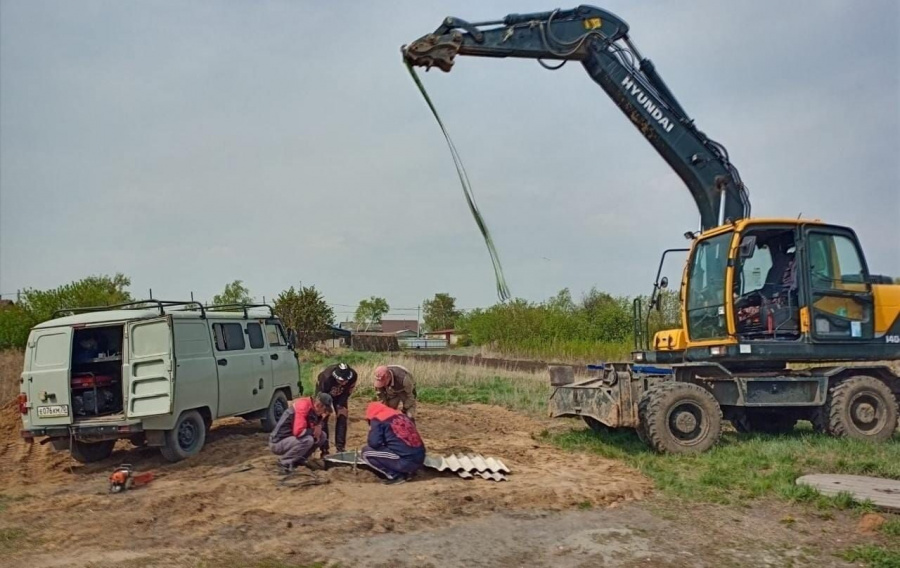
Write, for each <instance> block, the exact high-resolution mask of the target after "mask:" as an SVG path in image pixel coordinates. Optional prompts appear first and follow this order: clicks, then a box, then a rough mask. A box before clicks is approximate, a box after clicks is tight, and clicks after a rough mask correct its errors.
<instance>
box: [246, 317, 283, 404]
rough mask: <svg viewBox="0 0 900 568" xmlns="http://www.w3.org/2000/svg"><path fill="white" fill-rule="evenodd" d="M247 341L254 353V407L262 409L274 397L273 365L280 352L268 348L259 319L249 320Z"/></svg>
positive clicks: (251, 379) (252, 379)
mask: <svg viewBox="0 0 900 568" xmlns="http://www.w3.org/2000/svg"><path fill="white" fill-rule="evenodd" d="M247 343H248V344H249V345H250V351H251V352H252V353H253V362H252V364H251V369H252V371H253V372H252V373H251V376H250V382H251V385H250V387H251V389H250V392H252V393H253V408H254V409H260V408H266V407H268V406H269V401H270V400H271V399H272V392H273V391H274V390H275V389H274V388H273V379H272V366H273V364H274V363H276V362H277V359H278V354H277V353H275V352H274V351H273V352H271V353H270V352H269V349H267V348H266V340H265V337H264V334H263V325H262V322H259V321H248V322H247Z"/></svg>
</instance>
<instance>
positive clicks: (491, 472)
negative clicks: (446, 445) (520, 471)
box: [425, 454, 510, 481]
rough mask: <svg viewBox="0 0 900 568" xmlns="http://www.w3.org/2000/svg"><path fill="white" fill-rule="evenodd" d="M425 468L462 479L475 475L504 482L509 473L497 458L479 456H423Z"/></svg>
mask: <svg viewBox="0 0 900 568" xmlns="http://www.w3.org/2000/svg"><path fill="white" fill-rule="evenodd" d="M425 467H429V468H431V469H436V470H437V471H452V472H454V473H456V474H457V475H458V476H460V477H462V478H463V479H472V478H473V477H474V476H476V475H477V476H479V477H481V478H482V479H491V480H493V481H506V475H505V474H507V473H510V470H509V468H508V467H506V464H504V463H503V462H502V461H501V460H500V459H499V458H492V457H488V458H486V457H484V456H482V455H480V454H468V455H466V454H460V455H458V456H457V455H456V454H450V455H449V456H425Z"/></svg>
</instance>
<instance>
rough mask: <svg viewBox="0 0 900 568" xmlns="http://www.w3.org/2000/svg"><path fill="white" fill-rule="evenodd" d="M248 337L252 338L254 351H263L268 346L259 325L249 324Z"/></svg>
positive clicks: (251, 343)
mask: <svg viewBox="0 0 900 568" xmlns="http://www.w3.org/2000/svg"><path fill="white" fill-rule="evenodd" d="M247 336H248V337H249V338H250V347H251V348H252V349H262V348H263V347H265V346H266V342H265V341H263V332H262V326H261V325H259V324H258V323H248V324H247Z"/></svg>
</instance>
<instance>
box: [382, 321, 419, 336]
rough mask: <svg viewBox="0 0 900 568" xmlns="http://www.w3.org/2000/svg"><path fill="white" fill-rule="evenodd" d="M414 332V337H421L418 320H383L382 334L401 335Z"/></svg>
mask: <svg viewBox="0 0 900 568" xmlns="http://www.w3.org/2000/svg"><path fill="white" fill-rule="evenodd" d="M407 331H409V332H412V335H413V336H417V335H419V322H418V321H417V320H381V333H393V334H399V333H403V332H407Z"/></svg>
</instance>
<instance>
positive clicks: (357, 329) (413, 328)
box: [339, 320, 419, 337]
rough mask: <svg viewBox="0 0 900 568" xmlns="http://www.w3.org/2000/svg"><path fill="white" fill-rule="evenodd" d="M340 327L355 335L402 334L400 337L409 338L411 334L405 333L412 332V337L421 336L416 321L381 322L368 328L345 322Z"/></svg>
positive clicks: (361, 324) (362, 324) (352, 322)
mask: <svg viewBox="0 0 900 568" xmlns="http://www.w3.org/2000/svg"><path fill="white" fill-rule="evenodd" d="M339 327H340V328H341V329H346V330H349V331H352V332H354V333H384V334H388V335H397V334H401V335H399V337H407V336H409V335H410V334H409V333H404V332H411V334H412V337H417V336H418V335H419V322H418V321H416V320H381V322H379V323H373V324H369V325H368V326H366V324H364V323H358V322H355V321H343V322H341V323H340V325H339Z"/></svg>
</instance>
